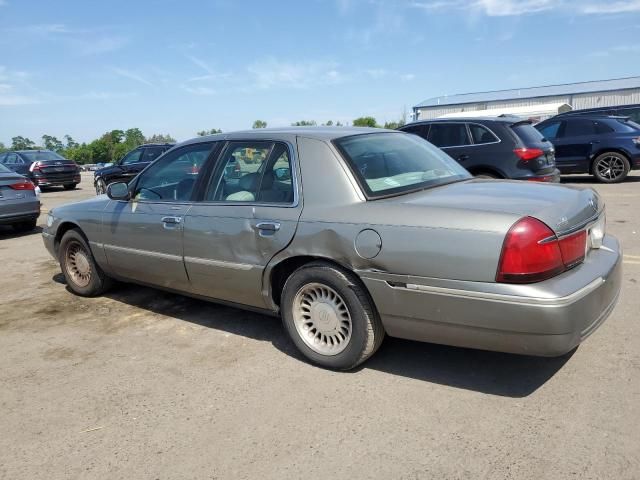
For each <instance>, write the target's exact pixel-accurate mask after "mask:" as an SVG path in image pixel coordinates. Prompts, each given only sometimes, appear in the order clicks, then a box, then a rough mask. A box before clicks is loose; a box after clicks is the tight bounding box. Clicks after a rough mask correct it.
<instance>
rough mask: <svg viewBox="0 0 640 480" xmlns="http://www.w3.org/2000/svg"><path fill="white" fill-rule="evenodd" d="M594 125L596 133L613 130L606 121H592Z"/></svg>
mask: <svg viewBox="0 0 640 480" xmlns="http://www.w3.org/2000/svg"><path fill="white" fill-rule="evenodd" d="M594 123H595V126H596V133H611V132H613V131H614V130H613V128H611V127H610V126H609V125H607V124H606V123H602V122H594Z"/></svg>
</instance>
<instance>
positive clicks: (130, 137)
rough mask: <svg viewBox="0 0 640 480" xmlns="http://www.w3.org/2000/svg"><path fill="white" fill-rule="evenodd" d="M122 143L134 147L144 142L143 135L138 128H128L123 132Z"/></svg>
mask: <svg viewBox="0 0 640 480" xmlns="http://www.w3.org/2000/svg"><path fill="white" fill-rule="evenodd" d="M124 143H126V144H127V146H130V147H131V148H136V147H137V146H139V145H142V144H143V143H144V135H143V134H142V131H141V130H140V129H139V128H130V129H128V130H127V131H126V132H124ZM130 150H131V149H130Z"/></svg>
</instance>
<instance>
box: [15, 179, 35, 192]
mask: <svg viewBox="0 0 640 480" xmlns="http://www.w3.org/2000/svg"><path fill="white" fill-rule="evenodd" d="M9 188H11V189H13V190H35V189H36V186H35V185H34V184H33V183H31V182H30V181H29V180H23V181H20V182H18V183H14V184H13V185H9Z"/></svg>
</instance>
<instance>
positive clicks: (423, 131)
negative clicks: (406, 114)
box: [402, 125, 429, 139]
mask: <svg viewBox="0 0 640 480" xmlns="http://www.w3.org/2000/svg"><path fill="white" fill-rule="evenodd" d="M402 131H403V132H405V133H413V134H414V135H418V136H420V137H422V138H425V139H426V138H427V134H428V133H429V125H411V126H408V127H404V128H402Z"/></svg>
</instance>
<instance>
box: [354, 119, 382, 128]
mask: <svg viewBox="0 0 640 480" xmlns="http://www.w3.org/2000/svg"><path fill="white" fill-rule="evenodd" d="M353 126H354V127H377V126H378V123H377V122H376V119H375V118H373V117H359V118H356V119H355V120H354V121H353Z"/></svg>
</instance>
